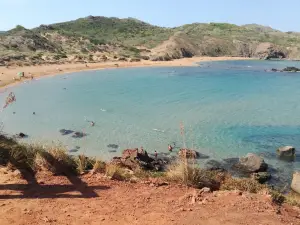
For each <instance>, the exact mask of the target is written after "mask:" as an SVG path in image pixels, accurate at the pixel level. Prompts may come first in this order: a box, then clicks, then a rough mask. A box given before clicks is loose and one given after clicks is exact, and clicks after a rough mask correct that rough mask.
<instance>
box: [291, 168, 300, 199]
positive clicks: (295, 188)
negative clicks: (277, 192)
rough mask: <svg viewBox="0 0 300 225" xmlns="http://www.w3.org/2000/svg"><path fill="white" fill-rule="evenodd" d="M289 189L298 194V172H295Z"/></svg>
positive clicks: (299, 191) (299, 176)
mask: <svg viewBox="0 0 300 225" xmlns="http://www.w3.org/2000/svg"><path fill="white" fill-rule="evenodd" d="M291 188H292V190H293V191H295V192H297V193H298V194H300V172H295V173H294V174H293V180H292V184H291Z"/></svg>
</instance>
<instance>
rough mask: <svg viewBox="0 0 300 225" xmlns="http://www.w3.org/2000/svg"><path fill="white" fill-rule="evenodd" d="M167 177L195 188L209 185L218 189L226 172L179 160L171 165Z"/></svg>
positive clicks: (213, 188)
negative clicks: (205, 168)
mask: <svg viewBox="0 0 300 225" xmlns="http://www.w3.org/2000/svg"><path fill="white" fill-rule="evenodd" d="M166 176H167V179H169V180H171V181H176V182H180V183H183V184H186V185H188V186H192V187H195V188H203V187H209V188H211V189H212V190H218V189H219V187H220V182H221V181H222V179H223V176H224V174H221V173H219V172H216V171H209V170H204V169H200V168H198V167H196V166H194V165H188V164H187V163H185V162H179V163H176V164H173V165H171V166H170V167H169V169H168V171H167V174H166Z"/></svg>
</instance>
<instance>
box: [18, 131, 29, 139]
mask: <svg viewBox="0 0 300 225" xmlns="http://www.w3.org/2000/svg"><path fill="white" fill-rule="evenodd" d="M15 137H16V138H27V137H28V135H27V134H24V133H22V132H20V133H18V134H16V135H15Z"/></svg>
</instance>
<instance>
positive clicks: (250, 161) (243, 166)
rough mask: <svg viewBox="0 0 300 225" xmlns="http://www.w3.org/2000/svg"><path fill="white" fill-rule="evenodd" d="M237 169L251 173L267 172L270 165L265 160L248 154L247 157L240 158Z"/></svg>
mask: <svg viewBox="0 0 300 225" xmlns="http://www.w3.org/2000/svg"><path fill="white" fill-rule="evenodd" d="M235 167H236V168H238V169H240V170H244V171H245V172H249V173H257V172H265V171H267V169H268V164H267V163H265V161H264V159H263V158H262V157H260V156H258V155H256V154H253V153H248V154H247V155H246V157H242V158H240V160H239V162H238V163H237V164H236V165H235Z"/></svg>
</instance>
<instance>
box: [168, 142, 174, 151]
mask: <svg viewBox="0 0 300 225" xmlns="http://www.w3.org/2000/svg"><path fill="white" fill-rule="evenodd" d="M168 149H169V152H172V151H173V147H172V146H171V145H170V144H169V145H168Z"/></svg>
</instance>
